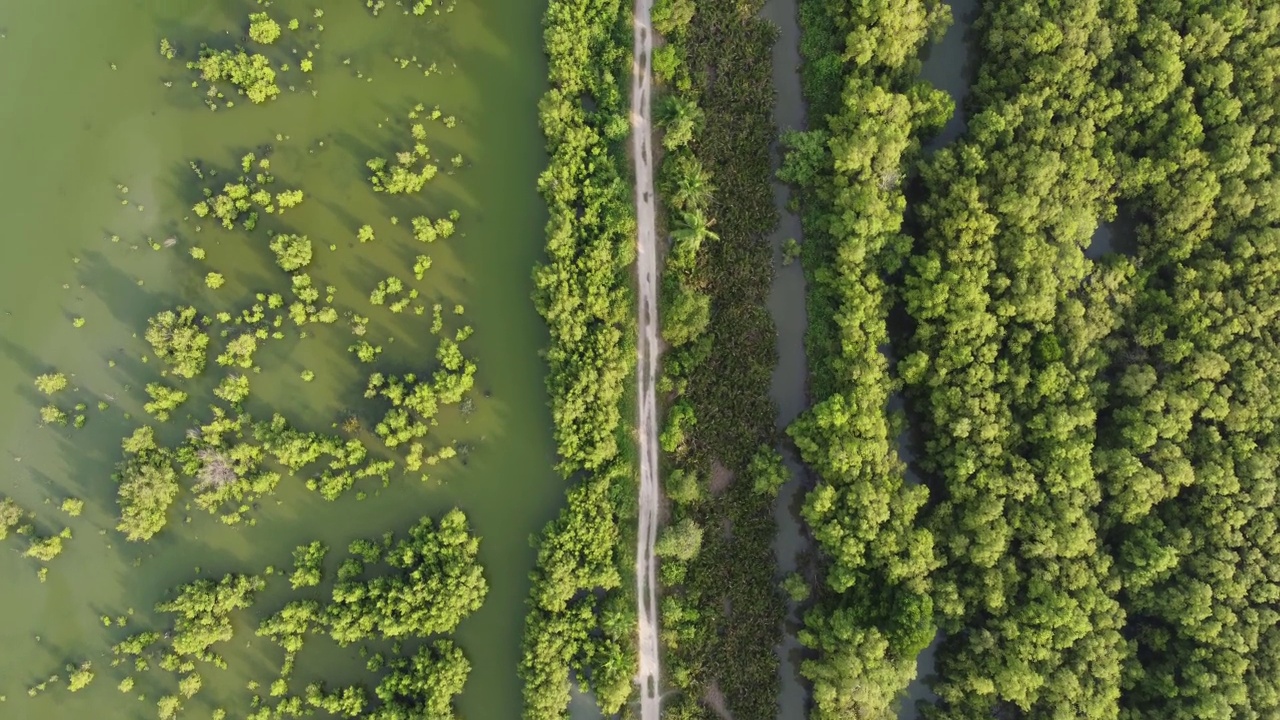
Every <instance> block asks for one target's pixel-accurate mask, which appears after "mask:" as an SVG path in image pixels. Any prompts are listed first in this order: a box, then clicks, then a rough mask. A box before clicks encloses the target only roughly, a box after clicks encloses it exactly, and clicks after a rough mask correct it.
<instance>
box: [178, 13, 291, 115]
mask: <svg viewBox="0 0 1280 720" xmlns="http://www.w3.org/2000/svg"><path fill="white" fill-rule="evenodd" d="M276 32H277V33H279V26H278V25H277V26H276ZM187 67H188V68H190V69H192V70H199V71H200V77H201V79H203V80H204V81H205V82H208V83H210V90H211V94H213V95H219V94H218V92H217V89H216V87H217V86H216V85H215V84H214V83H219V82H224V81H225V82H230V83H231V84H232V85H234V86H235V87H236V89H237V90H239V91H240V93H241V94H243V95H245V96H246V97H248V98H249V100H250V101H251V102H253V103H255V104H259V103H264V102H267V101H268V100H271V99H273V98H275V97H276V96H277V95H279V94H280V87H279V86H277V85H276V71H275V70H274V69H272V67H271V61H270V60H268V59H267V57H266V56H265V55H258V54H256V53H255V54H252V55H250V54H249V53H247V52H245V51H244V49H242V48H236V49H235V50H215V49H213V48H211V47H208V46H202V47H201V48H200V57H199V59H197V60H195V61H193V62H189V63H187Z"/></svg>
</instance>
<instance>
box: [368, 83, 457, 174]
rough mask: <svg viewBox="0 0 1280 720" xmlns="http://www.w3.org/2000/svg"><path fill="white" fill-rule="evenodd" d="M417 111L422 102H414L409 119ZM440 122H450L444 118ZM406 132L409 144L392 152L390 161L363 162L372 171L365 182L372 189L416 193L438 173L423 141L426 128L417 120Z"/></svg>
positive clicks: (435, 114)
mask: <svg viewBox="0 0 1280 720" xmlns="http://www.w3.org/2000/svg"><path fill="white" fill-rule="evenodd" d="M421 111H422V105H418V106H417V107H416V108H414V110H413V111H412V112H411V113H410V114H409V118H410V119H414V118H416V117H417V114H418V113H419V112H421ZM438 115H439V113H438V112H435V113H432V116H433V117H438ZM450 117H452V116H450ZM443 124H445V125H446V126H450V125H451V124H450V123H449V122H448V121H447V119H446V121H445V122H444V123H443ZM410 134H411V135H412V139H413V141H414V144H413V147H412V148H411V149H409V150H403V151H401V152H398V153H396V155H395V160H394V162H392V161H388V160H387V159H386V158H381V157H376V158H373V159H371V160H369V161H368V162H367V163H365V165H366V166H367V167H368V168H369V170H371V171H372V172H373V175H371V176H370V177H369V181H370V182H372V183H373V189H374V191H375V192H385V193H387V194H390V195H397V194H400V193H416V192H418V191H420V190H422V188H423V187H424V186H425V185H426V184H427V182H429V181H430V180H431V179H432V178H434V177H435V176H436V173H438V172H439V170H440V168H439V166H438V165H436V163H435V162H434V161H433V160H432V158H431V152H430V150H429V149H428V148H427V146H426V144H425V141H426V138H427V131H426V127H425V126H424V125H422V124H421V123H415V124H414V125H412V126H411V127H410Z"/></svg>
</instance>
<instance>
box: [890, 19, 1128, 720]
mask: <svg viewBox="0 0 1280 720" xmlns="http://www.w3.org/2000/svg"><path fill="white" fill-rule="evenodd" d="M1108 9H1109V8H1108ZM1103 11H1104V8H1103V7H1102V5H1101V3H1098V2H1078V3H1067V4H1062V3H1054V2H1026V1H1023V0H1020V1H1019V2H1016V3H1015V2H998V3H991V4H987V5H984V7H983V14H982V17H981V18H980V20H979V22H978V24H977V26H976V31H977V34H978V36H979V38H980V40H979V47H980V54H981V56H982V62H981V63H980V66H979V71H978V78H977V81H976V84H975V87H974V91H973V97H972V99H971V107H970V110H971V112H972V116H971V118H970V120H969V134H968V136H966V137H965V138H963V139H962V140H961V141H960V142H958V143H957V144H956V145H955V146H953V147H949V148H946V149H944V150H941V151H939V152H938V153H937V154H936V155H935V156H934V157H932V158H931V159H930V160H929V162H927V163H925V164H924V166H923V169H922V173H921V174H922V183H921V185H922V193H923V196H924V197H923V199H922V200H921V202H920V203H919V205H918V206H917V208H916V211H915V213H914V214H915V218H916V221H917V222H918V224H919V245H918V248H917V250H918V251H917V253H916V255H915V256H914V257H912V258H911V260H910V263H909V268H908V269H907V271H906V276H905V279H904V287H903V290H902V294H903V299H904V303H905V307H906V310H907V312H908V314H909V315H910V317H911V318H912V320H913V321H914V324H915V327H914V332H913V334H912V336H911V337H910V338H909V341H908V342H907V343H906V348H905V350H906V354H905V356H904V359H903V361H902V362H901V364H900V366H899V369H900V371H901V373H902V376H903V379H904V380H905V381H906V383H907V385H908V387H909V389H910V391H911V394H912V395H913V397H914V400H915V403H916V407H917V408H918V409H919V411H920V416H921V429H922V432H923V435H924V437H925V439H926V440H925V453H924V457H923V458H922V465H923V467H924V468H925V469H926V470H927V471H929V472H930V473H931V475H932V476H933V478H934V482H935V483H936V487H937V497H936V505H935V506H934V507H933V508H932V509H931V511H930V513H929V517H928V519H927V527H929V529H930V530H932V532H933V535H934V539H935V549H936V551H937V553H938V556H939V559H940V560H941V562H942V568H941V569H940V570H939V571H938V572H937V573H935V575H934V580H933V582H934V602H935V606H936V609H937V611H938V615H939V619H940V621H941V623H942V627H943V629H944V631H945V632H946V633H947V639H946V641H945V642H944V643H943V645H942V648H941V649H940V651H939V653H938V656H937V672H938V674H939V677H940V680H939V682H938V684H937V685H936V687H935V691H936V692H937V694H938V695H939V697H940V707H941V708H942V709H943V710H944V712H945V713H947V714H948V715H949V716H951V717H983V716H986V717H989V716H990V715H991V714H993V713H996V714H998V713H1007V712H1021V713H1024V714H1030V715H1038V714H1046V713H1053V712H1060V711H1061V710H1062V709H1064V708H1073V710H1072V711H1071V712H1072V714H1073V715H1076V716H1080V717H1114V716H1115V713H1116V703H1117V699H1118V696H1119V693H1120V686H1121V661H1122V658H1123V656H1124V655H1125V654H1126V648H1125V639H1124V638H1123V637H1122V635H1121V626H1122V624H1123V613H1122V611H1121V608H1120V607H1119V605H1118V603H1117V602H1116V600H1115V598H1114V596H1113V592H1112V590H1113V588H1112V585H1113V582H1114V581H1113V574H1112V573H1113V569H1112V567H1111V561H1110V559H1109V557H1108V555H1107V553H1106V552H1105V551H1104V548H1103V546H1102V543H1101V538H1100V536H1099V533H1098V527H1097V522H1096V517H1095V516H1094V514H1093V508H1094V507H1095V506H1096V504H1097V502H1098V497H1099V495H1100V487H1099V484H1098V481H1097V478H1096V476H1095V473H1094V470H1093V466H1092V462H1091V455H1092V451H1093V447H1094V443H1095V439H1096V419H1097V411H1098V403H1097V401H1096V398H1095V388H1096V384H1097V383H1098V381H1099V371H1100V370H1101V368H1102V365H1103V362H1104V360H1105V356H1104V354H1103V352H1102V348H1101V341H1102V339H1103V338H1104V337H1105V336H1106V334H1107V333H1108V332H1109V331H1110V330H1111V329H1112V327H1113V326H1114V325H1115V323H1116V314H1115V312H1114V310H1115V308H1116V306H1117V304H1119V303H1122V302H1123V298H1117V297H1113V293H1112V289H1113V288H1115V287H1116V284H1117V283H1118V282H1120V281H1121V279H1122V278H1123V276H1124V274H1125V271H1124V269H1123V266H1122V265H1121V264H1112V263H1102V264H1095V263H1093V262H1091V261H1089V260H1087V259H1086V258H1085V256H1084V253H1083V251H1084V249H1085V247H1087V246H1088V244H1089V242H1090V237H1091V235H1092V233H1093V231H1094V228H1095V227H1096V226H1097V224H1098V221H1099V219H1100V218H1106V217H1109V216H1110V215H1111V213H1112V212H1113V206H1112V204H1111V197H1110V193H1111V188H1113V187H1114V186H1115V184H1116V182H1117V178H1118V175H1117V166H1116V162H1115V159H1114V155H1113V148H1112V147H1111V142H1112V140H1111V138H1110V137H1109V136H1108V134H1107V133H1106V132H1105V128H1106V127H1107V125H1108V124H1109V123H1111V122H1112V121H1113V120H1114V119H1115V118H1116V117H1117V114H1118V113H1119V112H1120V108H1121V104H1120V97H1119V93H1118V92H1116V91H1115V90H1113V89H1112V88H1111V85H1112V83H1113V82H1114V81H1115V79H1116V67H1115V66H1114V64H1113V63H1111V62H1109V61H1108V58H1107V57H1106V55H1105V54H1106V53H1108V52H1109V51H1110V49H1111V46H1112V45H1113V44H1114V43H1116V42H1119V41H1120V39H1121V38H1122V37H1123V28H1121V27H1119V26H1118V25H1117V23H1115V22H1112V21H1111V20H1108V19H1107V18H1105V17H1104V16H1103Z"/></svg>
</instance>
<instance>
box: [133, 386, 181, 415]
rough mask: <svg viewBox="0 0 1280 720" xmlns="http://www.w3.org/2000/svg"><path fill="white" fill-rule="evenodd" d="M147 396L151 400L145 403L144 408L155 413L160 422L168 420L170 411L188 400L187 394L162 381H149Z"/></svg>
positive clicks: (152, 413) (150, 412)
mask: <svg viewBox="0 0 1280 720" xmlns="http://www.w3.org/2000/svg"><path fill="white" fill-rule="evenodd" d="M146 390H147V396H148V397H150V398H151V402H149V403H146V404H145V405H143V409H144V410H146V411H147V412H148V413H149V414H151V415H154V416H155V418H156V420H157V421H159V422H166V421H167V420H168V419H169V413H170V412H172V411H174V410H176V409H177V408H178V406H179V405H181V404H182V403H184V402H186V401H187V394H186V393H185V392H182V391H181V390H177V389H175V388H171V387H169V386H167V385H164V384H161V383H147V388H146Z"/></svg>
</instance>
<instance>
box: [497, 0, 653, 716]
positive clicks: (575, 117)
mask: <svg viewBox="0 0 1280 720" xmlns="http://www.w3.org/2000/svg"><path fill="white" fill-rule="evenodd" d="M628 12H629V10H628V8H627V7H625V6H624V4H623V3H621V2H618V0H590V1H589V2H587V3H573V2H564V1H563V0H552V1H551V2H550V3H549V5H548V6H547V10H546V13H545V15H544V35H543V38H544V41H545V47H546V51H547V55H548V75H549V78H550V84H551V88H550V89H549V90H548V91H547V92H546V94H544V95H543V97H542V99H541V101H540V102H539V105H538V110H539V120H540V124H541V126H542V130H543V133H544V135H545V136H546V138H547V150H548V153H549V163H548V166H547V168H546V169H545V170H544V171H543V173H542V175H541V177H540V178H539V180H538V189H539V191H540V192H541V194H542V196H543V198H544V200H545V201H546V203H547V209H548V213H549V219H548V222H547V226H546V234H547V244H546V249H547V262H546V263H544V264H542V265H540V266H539V267H537V268H536V269H535V270H534V286H535V290H534V304H535V306H536V307H537V309H538V312H539V313H540V314H541V315H542V316H543V318H544V319H545V320H546V322H547V326H548V330H549V333H550V347H549V348H548V350H547V352H546V359H547V362H548V365H549V375H548V378H547V389H548V391H549V394H550V398H551V409H552V419H553V422H554V436H555V441H556V449H557V452H558V455H559V469H560V471H561V473H563V474H564V475H565V476H566V477H570V476H573V475H575V474H577V475H578V478H577V480H576V482H575V483H574V484H573V486H572V487H571V488H570V490H569V496H568V505H567V507H566V508H565V509H564V510H563V511H562V513H561V515H560V517H559V518H558V519H557V520H556V521H555V522H553V523H550V524H549V525H548V526H547V527H546V528H545V529H544V530H543V532H542V535H541V537H540V540H539V542H538V563H537V566H536V568H535V570H534V573H533V576H532V580H533V588H532V590H531V597H530V612H529V614H528V616H527V618H526V624H525V635H524V652H523V657H522V659H521V663H520V675H521V678H522V679H523V680H524V684H525V686H524V705H525V710H524V717H525V718H528V720H559V718H562V717H563V715H564V713H565V710H566V707H567V705H568V702H569V676H570V672H571V669H576V670H578V673H577V676H578V679H579V680H580V681H581V682H583V683H584V684H586V686H587V687H588V688H589V689H593V690H595V691H596V693H597V695H596V697H597V700H598V702H599V703H600V706H601V709H602V710H603V711H604V712H605V713H606V714H613V713H615V712H617V711H619V710H620V709H621V707H622V705H623V703H624V702H625V700H626V698H627V697H628V695H629V691H630V678H631V677H633V676H634V668H635V659H634V649H633V647H632V644H633V643H634V639H633V638H634V632H635V603H634V602H633V601H628V599H627V597H626V595H624V594H622V593H620V592H619V591H618V589H619V587H620V585H621V578H620V576H619V564H620V563H621V562H622V557H621V556H620V554H619V553H618V545H619V544H620V543H619V535H618V514H619V510H620V508H619V506H618V502H619V500H618V498H631V497H634V489H633V487H634V486H633V482H632V481H631V479H630V478H631V473H630V471H629V470H628V466H627V463H626V462H625V461H623V460H622V459H621V458H620V457H619V439H620V438H621V437H625V436H624V435H623V433H622V432H620V430H621V426H622V401H623V398H624V395H625V393H626V391H627V388H628V382H627V380H628V377H629V374H630V370H631V367H632V365H633V364H634V358H635V352H634V345H633V340H632V338H633V337H634V317H633V310H632V305H631V295H630V290H629V287H630V269H629V266H630V264H631V262H632V260H633V258H634V247H635V246H634V237H635V236H634V233H635V220H634V216H633V208H632V206H631V195H630V191H629V190H628V187H627V184H626V183H625V182H624V181H623V175H624V172H625V168H626V163H625V160H624V158H623V156H622V154H621V143H620V142H619V141H620V140H622V139H623V138H624V137H626V133H627V130H628V126H629V123H628V120H627V117H628V116H627V111H626V108H625V107H624V102H625V96H624V92H623V90H622V83H624V82H625V79H626V78H627V77H628V74H627V72H626V67H627V62H628V61H629V57H628V56H629V52H628V44H627V42H628V41H627V39H628V38H629V30H628V26H627V25H626V24H625V22H624V19H625V18H627V17H629V15H628ZM584 100H587V102H584ZM588 104H589V105H591V106H592V109H591V110H590V111H588V110H587V109H586V106H587V105H588Z"/></svg>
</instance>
